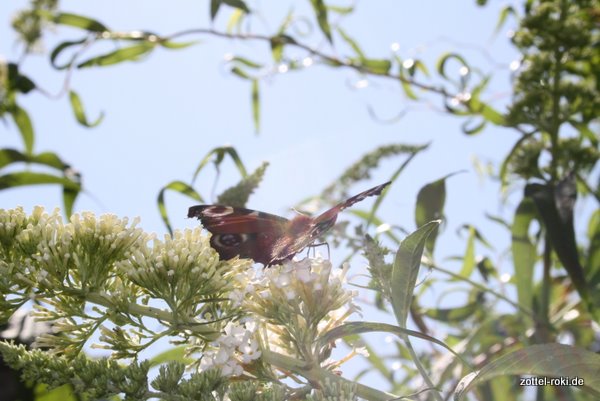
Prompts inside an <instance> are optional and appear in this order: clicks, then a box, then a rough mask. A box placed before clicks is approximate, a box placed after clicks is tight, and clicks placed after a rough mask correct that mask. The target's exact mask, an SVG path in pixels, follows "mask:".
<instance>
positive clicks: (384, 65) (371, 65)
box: [362, 58, 392, 75]
mask: <svg viewBox="0 0 600 401" xmlns="http://www.w3.org/2000/svg"><path fill="white" fill-rule="evenodd" d="M362 65H363V67H365V68H366V69H368V70H369V71H370V72H371V73H373V74H380V75H386V74H387V73H389V72H390V69H391V68H392V62H391V61H390V60H386V59H373V58H370V59H364V60H363V61H362Z"/></svg>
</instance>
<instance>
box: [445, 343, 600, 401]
mask: <svg viewBox="0 0 600 401" xmlns="http://www.w3.org/2000/svg"><path fill="white" fill-rule="evenodd" d="M599 371H600V355H598V354H596V353H594V352H591V351H587V350H585V349H583V348H579V347H573V346H570V345H563V344H539V345H532V346H530V347H526V348H523V349H520V350H517V351H514V352H511V353H509V354H505V355H503V356H501V357H500V358H498V359H496V360H494V361H492V362H491V363H489V364H487V365H486V366H485V367H484V368H483V369H481V370H479V371H476V372H473V373H470V374H469V375H467V376H465V377H463V378H462V380H461V381H460V382H459V383H458V385H457V386H456V390H455V391H454V399H455V400H460V399H461V398H462V397H463V395H464V394H465V393H467V392H468V391H469V390H471V389H472V388H473V387H474V386H475V385H477V384H481V383H483V382H485V381H488V380H490V379H492V378H494V377H497V376H506V375H533V376H538V378H539V379H541V378H543V377H555V378H561V377H562V378H565V377H568V378H578V379H581V380H582V384H584V386H583V389H585V390H588V391H590V392H592V393H593V394H594V395H595V396H596V397H599V396H600V375H598V372H599ZM569 384H572V383H569Z"/></svg>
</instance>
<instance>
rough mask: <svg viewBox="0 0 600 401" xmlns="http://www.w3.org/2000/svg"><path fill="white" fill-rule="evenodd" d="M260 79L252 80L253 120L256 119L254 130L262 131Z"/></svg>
mask: <svg viewBox="0 0 600 401" xmlns="http://www.w3.org/2000/svg"><path fill="white" fill-rule="evenodd" d="M259 89H260V88H259V86H258V79H253V80H252V120H253V121H254V131H255V132H257V133H258V132H259V131H260V91H259Z"/></svg>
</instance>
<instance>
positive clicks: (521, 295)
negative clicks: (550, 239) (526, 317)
mask: <svg viewBox="0 0 600 401" xmlns="http://www.w3.org/2000/svg"><path fill="white" fill-rule="evenodd" d="M534 218H535V205H534V204H533V202H532V200H531V199H529V198H523V200H522V201H521V203H520V204H519V206H518V207H517V210H516V212H515V217H514V220H513V224H512V228H511V232H512V241H511V252H512V257H513V264H514V269H515V280H516V285H517V299H518V300H519V304H521V305H523V306H526V307H527V308H531V307H532V303H531V302H532V296H533V266H534V265H535V262H536V261H537V252H536V249H535V246H534V244H532V243H531V240H530V239H529V226H530V224H531V222H532V220H533V219H534Z"/></svg>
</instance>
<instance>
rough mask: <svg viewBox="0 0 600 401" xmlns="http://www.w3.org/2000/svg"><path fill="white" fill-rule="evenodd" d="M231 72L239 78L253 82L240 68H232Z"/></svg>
mask: <svg viewBox="0 0 600 401" xmlns="http://www.w3.org/2000/svg"><path fill="white" fill-rule="evenodd" d="M231 72H232V73H233V74H234V75H237V76H238V77H240V78H243V79H250V80H254V78H252V77H251V76H250V75H249V74H248V73H247V72H246V71H244V70H242V69H241V68H240V67H232V68H231Z"/></svg>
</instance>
